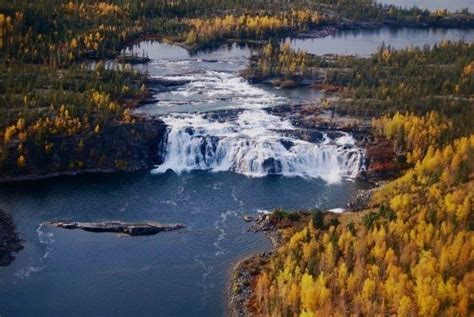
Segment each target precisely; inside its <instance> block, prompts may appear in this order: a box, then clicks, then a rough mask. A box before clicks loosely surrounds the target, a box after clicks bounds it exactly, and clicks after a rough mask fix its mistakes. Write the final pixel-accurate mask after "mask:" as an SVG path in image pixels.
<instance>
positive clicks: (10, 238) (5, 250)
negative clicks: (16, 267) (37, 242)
mask: <svg viewBox="0 0 474 317" xmlns="http://www.w3.org/2000/svg"><path fill="white" fill-rule="evenodd" d="M22 249H23V240H22V239H21V238H20V236H19V234H18V233H17V231H16V227H15V224H14V222H13V217H12V216H11V214H10V213H8V212H6V211H5V210H2V209H0V266H7V265H9V264H10V263H12V262H13V261H14V260H15V254H16V253H18V252H20V251H21V250H22Z"/></svg>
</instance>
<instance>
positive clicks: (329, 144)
mask: <svg viewBox="0 0 474 317" xmlns="http://www.w3.org/2000/svg"><path fill="white" fill-rule="evenodd" d="M163 120H164V121H165V123H166V124H167V125H168V133H167V144H166V151H165V157H164V163H163V164H162V165H160V166H159V167H157V168H156V169H154V170H153V171H152V172H153V173H164V172H166V171H167V170H173V171H174V172H176V173H182V172H187V171H191V170H210V171H213V172H220V171H232V172H236V173H240V174H244V175H247V176H251V177H263V176H267V175H269V174H278V175H284V176H300V177H308V178H322V179H323V180H325V181H326V182H328V183H336V182H339V181H340V180H341V179H342V178H344V177H349V178H355V177H357V175H358V174H359V172H360V171H361V170H362V169H363V160H364V153H363V151H362V150H361V149H359V148H357V147H355V146H352V144H354V143H355V141H354V140H353V139H352V137H351V136H350V135H349V134H347V135H344V136H343V137H341V138H339V139H338V140H337V141H336V142H334V141H332V140H330V139H329V138H328V137H327V136H325V138H324V141H323V142H321V143H319V144H315V143H310V142H307V141H303V140H299V139H295V138H291V137H288V136H285V135H284V133H283V132H282V130H284V131H287V130H293V129H294V127H293V126H292V124H291V122H290V121H289V120H283V119H281V118H280V117H277V116H275V115H271V114H269V113H267V112H265V111H263V110H247V111H244V112H242V113H241V114H239V115H238V117H237V119H236V120H235V121H227V122H217V121H211V120H208V119H205V118H204V117H203V116H202V115H197V114H196V115H189V114H188V115H171V116H167V117H164V118H163ZM341 139H342V140H341Z"/></svg>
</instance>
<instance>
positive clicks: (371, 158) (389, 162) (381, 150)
mask: <svg viewBox="0 0 474 317" xmlns="http://www.w3.org/2000/svg"><path fill="white" fill-rule="evenodd" d="M396 157H397V154H396V153H395V151H394V150H393V144H392V142H390V141H388V140H385V139H376V140H374V141H373V142H371V143H369V144H367V146H366V158H367V163H368V166H367V177H368V178H369V179H370V180H386V179H390V178H393V177H395V176H396V175H397V173H398V171H399V167H398V166H397V165H396V164H395V161H396Z"/></svg>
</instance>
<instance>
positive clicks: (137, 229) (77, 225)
mask: <svg viewBox="0 0 474 317" xmlns="http://www.w3.org/2000/svg"><path fill="white" fill-rule="evenodd" d="M48 224H49V225H51V226H54V227H58V228H64V229H82V230H84V231H90V232H116V233H123V234H127V235H129V236H148V235H154V234H157V233H159V232H162V231H173V230H178V229H181V228H184V225H182V224H179V223H177V224H161V223H159V222H134V223H127V222H121V221H110V222H61V221H56V222H50V223H48Z"/></svg>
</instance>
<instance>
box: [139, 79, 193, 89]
mask: <svg viewBox="0 0 474 317" xmlns="http://www.w3.org/2000/svg"><path fill="white" fill-rule="evenodd" d="M190 82H191V81H190V80H169V79H161V78H148V79H147V80H146V84H147V85H151V86H158V87H159V86H162V87H179V86H184V85H187V84H189V83H190Z"/></svg>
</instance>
